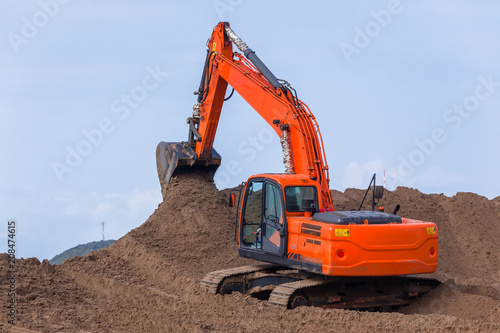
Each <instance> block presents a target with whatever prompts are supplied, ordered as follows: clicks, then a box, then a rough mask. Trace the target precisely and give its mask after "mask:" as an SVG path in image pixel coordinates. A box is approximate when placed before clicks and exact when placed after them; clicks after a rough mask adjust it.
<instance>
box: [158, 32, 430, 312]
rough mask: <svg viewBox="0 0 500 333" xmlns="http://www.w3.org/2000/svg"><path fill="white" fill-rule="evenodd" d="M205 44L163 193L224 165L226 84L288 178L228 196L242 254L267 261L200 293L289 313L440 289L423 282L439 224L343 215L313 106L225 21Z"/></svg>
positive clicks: (207, 280) (381, 302) (217, 279)
mask: <svg viewBox="0 0 500 333" xmlns="http://www.w3.org/2000/svg"><path fill="white" fill-rule="evenodd" d="M233 44H234V45H236V47H237V48H238V50H239V51H240V52H241V53H239V52H236V51H233ZM207 46H208V50H207V55H206V60H205V64H204V68H203V74H202V77H201V83H200V86H199V89H198V91H196V92H195V95H197V102H196V104H195V105H194V107H193V113H192V116H191V117H189V118H188V119H187V123H188V127H189V130H188V141H186V142H160V143H159V144H158V146H157V149H156V160H157V171H158V177H159V180H160V185H161V189H162V194H163V196H164V197H165V194H166V191H167V189H168V186H169V182H170V180H171V178H172V176H174V175H175V173H176V172H177V171H178V170H180V169H190V168H192V169H197V168H202V169H205V170H207V171H208V172H210V173H212V174H214V173H215V172H216V170H217V168H218V167H219V166H220V164H221V156H220V155H219V154H218V153H217V151H216V150H215V149H214V147H213V142H214V137H215V133H216V130H217V126H218V122H219V118H220V115H221V110H222V106H223V104H224V101H225V100H227V98H226V90H227V87H228V85H230V86H231V87H232V89H233V91H232V92H231V95H232V94H233V93H234V91H237V92H238V93H239V94H240V96H241V97H242V98H243V99H244V100H245V101H246V102H248V103H249V104H250V105H251V106H252V107H253V109H255V111H257V113H258V114H259V115H260V116H262V118H264V120H265V121H266V122H267V123H268V124H269V125H270V126H271V128H272V129H273V130H274V131H275V132H276V134H277V135H278V136H279V139H280V143H281V146H282V151H283V162H284V166H285V172H284V173H279V174H276V173H272V174H258V175H253V176H251V177H250V178H249V179H248V180H247V181H246V182H245V183H243V186H242V187H240V188H239V189H238V188H235V189H233V190H231V192H230V195H229V205H230V206H232V207H234V206H237V216H236V223H235V241H236V242H237V244H238V252H239V255H240V256H241V257H246V258H250V259H254V260H256V261H260V262H262V263H258V264H254V265H248V266H243V267H237V268H228V269H223V270H219V271H214V272H210V273H208V274H207V275H206V276H205V277H204V278H203V280H202V281H201V282H200V287H201V288H202V289H204V290H205V291H207V292H209V293H213V294H217V293H220V294H228V293H232V292H235V291H238V292H241V293H244V294H249V295H252V296H255V297H257V298H259V299H266V300H268V301H269V302H271V303H273V304H277V305H280V306H283V307H285V308H288V309H292V308H295V307H297V306H319V307H324V308H344V309H361V310H370V309H372V310H373V309H375V310H378V309H382V310H384V309H386V310H391V309H397V308H399V307H401V306H404V305H407V304H410V303H411V302H413V301H415V300H416V299H417V298H418V297H420V296H422V295H424V294H425V293H427V292H429V291H430V290H432V289H433V288H435V287H437V286H438V285H439V282H438V281H437V280H434V279H429V278H423V277H421V276H420V274H426V273H432V272H434V271H435V270H436V268H437V262H438V230H437V227H436V225H435V224H434V223H432V222H426V221H420V220H414V219H410V218H404V217H400V216H398V215H396V211H395V212H393V214H390V213H386V212H384V211H374V210H372V211H360V210H357V211H356V210H353V211H336V210H335V208H334V205H333V202H332V196H331V193H330V184H329V181H330V180H329V170H328V165H327V163H326V156H325V150H324V148H323V140H322V137H321V132H320V130H319V126H318V124H317V122H316V118H315V117H314V115H313V114H312V112H311V111H310V109H309V107H308V106H307V105H306V104H305V103H303V102H302V101H301V100H300V99H299V98H298V97H297V93H296V91H295V90H294V89H293V88H292V86H291V85H290V84H289V83H288V82H287V81H284V80H279V79H277V78H276V76H275V75H274V74H273V73H272V72H271V71H270V70H269V69H268V67H267V66H266V65H265V64H264V63H263V62H262V61H261V60H260V58H259V57H258V56H257V55H256V53H255V51H253V50H252V49H250V48H249V47H248V46H247V44H246V43H245V42H243V41H242V40H241V38H239V37H238V36H237V35H236V34H235V33H234V31H233V30H232V28H231V27H230V25H229V23H228V22H220V23H219V24H217V26H216V27H215V28H214V30H213V32H212V35H211V37H210V39H209V40H208V43H207ZM231 95H230V96H231ZM230 96H229V97H230ZM229 97H228V98H229ZM373 185H374V186H373V195H374V198H375V196H376V197H377V198H380V197H381V194H382V193H383V191H382V190H383V187H381V186H375V183H374V184H373ZM369 188H370V187H369ZM238 192H239V196H238V198H237V195H236V194H237V193H238Z"/></svg>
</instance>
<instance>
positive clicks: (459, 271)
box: [0, 171, 500, 332]
mask: <svg viewBox="0 0 500 333" xmlns="http://www.w3.org/2000/svg"><path fill="white" fill-rule="evenodd" d="M332 194H333V200H334V203H335V205H336V206H335V208H336V209H337V210H350V209H357V208H358V206H359V203H360V202H361V199H362V198H363V195H364V191H362V190H356V189H348V190H346V191H345V192H344V193H341V192H338V191H332ZM368 197H369V198H370V195H369V196H368ZM368 201H369V200H368ZM380 204H382V205H383V206H384V207H386V211H387V212H391V211H392V210H393V208H394V207H395V206H396V205H397V204H400V205H401V209H400V211H399V212H398V215H401V216H405V217H408V218H413V219H420V220H425V221H433V222H435V223H436V224H437V226H438V230H439V251H440V252H439V265H438V269H437V271H436V272H435V273H433V274H431V275H427V276H428V277H433V278H437V279H439V280H440V281H441V282H442V283H443V284H442V285H441V286H440V287H438V288H437V289H435V290H434V291H432V292H430V293H429V294H427V295H426V296H424V297H423V298H421V299H420V300H419V301H418V302H417V303H415V304H413V305H410V306H408V307H405V308H403V309H401V310H400V311H399V312H392V313H382V312H358V311H350V310H334V309H327V310H325V309H320V308H304V307H302V308H297V309H294V310H284V309H281V308H279V307H277V306H274V305H271V304H269V303H267V302H265V301H259V300H257V299H254V298H251V297H249V296H244V295H241V294H232V295H228V296H221V295H215V296H214V295H209V294H206V293H205V292H202V290H200V288H199V281H200V279H201V278H202V277H203V276H204V275H205V274H206V273H208V272H210V271H214V270H218V269H223V268H230V267H236V266H241V265H247V264H251V263H253V261H251V260H248V259H244V258H240V257H239V256H238V252H237V246H236V244H235V243H234V242H233V239H234V222H235V214H236V211H235V209H234V208H229V207H228V206H227V191H218V190H217V189H216V187H215V185H214V184H213V180H212V178H211V177H210V176H208V175H207V174H205V173H203V172H200V171H198V172H194V173H180V174H177V175H176V176H175V177H174V178H173V180H172V183H171V184H170V185H169V188H168V193H167V197H166V199H165V201H164V202H163V203H162V204H160V205H159V206H158V208H157V209H156V211H155V212H154V213H153V214H152V215H151V216H150V217H149V218H148V220H147V221H146V222H144V223H143V224H142V225H141V226H140V227H138V228H136V229H134V230H132V231H130V232H129V233H128V234H126V235H125V236H123V237H122V238H121V239H119V240H118V241H116V242H115V243H114V244H113V245H112V246H111V247H109V248H106V249H103V250H99V251H96V252H93V253H90V254H88V255H86V256H84V257H75V258H73V259H69V260H66V261H65V262H64V263H63V264H62V265H57V266H51V265H50V264H49V263H48V261H46V260H44V261H43V262H42V263H41V262H40V261H39V260H38V259H35V258H28V259H18V260H17V261H16V266H17V270H18V274H17V278H16V293H17V325H16V327H15V329H14V327H12V325H8V324H7V316H6V315H2V316H1V317H0V325H1V326H0V329H1V330H2V331H6V332H32V331H38V332H256V331H263V332H319V331H325V332H330V331H331V332H346V331H355V332H359V331H362V332H367V331H369V332H401V331H408V332H410V331H411V332H414V331H418V332H443V331H451V332H455V331H491V332H494V331H500V270H499V267H500V266H499V264H500V252H499V244H500V242H499V241H498V240H499V239H500V197H497V198H495V199H493V200H488V199H487V198H485V197H482V196H479V195H477V194H473V193H457V194H456V195H455V196H453V197H451V198H450V197H446V196H444V195H442V194H441V195H438V194H431V195H426V194H422V193H421V192H419V191H418V190H415V189H410V188H402V187H399V188H397V189H396V190H395V191H393V192H390V191H386V192H385V194H384V198H383V199H382V200H381V202H380ZM364 206H365V207H364V208H365V209H370V208H371V206H370V203H369V202H367V203H365V205H364ZM7 260H8V257H7V255H6V254H1V255H0V279H1V281H2V284H1V290H0V303H1V304H3V305H6V304H8V298H7V293H8V289H9V282H8V275H7ZM2 307H3V306H2ZM3 308H4V310H3V311H4V312H3V313H4V314H6V310H5V307H3Z"/></svg>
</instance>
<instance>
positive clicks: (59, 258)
mask: <svg viewBox="0 0 500 333" xmlns="http://www.w3.org/2000/svg"><path fill="white" fill-rule="evenodd" d="M114 242H115V240H114V239H109V240H107V241H98V242H90V243H87V244H80V245H78V246H75V247H73V248H71V249H69V250H66V251H64V252H63V253H60V254H58V255H56V256H55V257H54V258H52V259H50V260H49V262H50V264H51V265H60V264H62V263H63V262H64V260H66V259H69V258H73V257H76V256H84V255H86V254H88V253H90V252H92V251H95V250H100V249H103V248H105V247H108V246H110V245H111V244H113V243H114Z"/></svg>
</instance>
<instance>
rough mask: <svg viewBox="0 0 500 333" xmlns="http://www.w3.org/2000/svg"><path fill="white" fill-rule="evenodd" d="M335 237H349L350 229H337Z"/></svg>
mask: <svg viewBox="0 0 500 333" xmlns="http://www.w3.org/2000/svg"><path fill="white" fill-rule="evenodd" d="M335 236H337V237H349V229H335Z"/></svg>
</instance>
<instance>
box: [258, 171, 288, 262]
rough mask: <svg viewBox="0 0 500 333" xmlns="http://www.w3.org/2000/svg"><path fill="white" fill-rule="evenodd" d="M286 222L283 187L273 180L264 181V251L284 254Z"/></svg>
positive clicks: (262, 230)
mask: <svg viewBox="0 0 500 333" xmlns="http://www.w3.org/2000/svg"><path fill="white" fill-rule="evenodd" d="M285 236H286V223H285V211H284V202H283V191H282V189H281V187H280V186H279V185H278V184H276V183H275V182H272V181H269V180H267V181H265V182H264V207H263V214H262V226H261V239H262V250H263V251H264V252H267V253H270V254H275V255H284V253H285V247H286V239H285Z"/></svg>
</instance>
